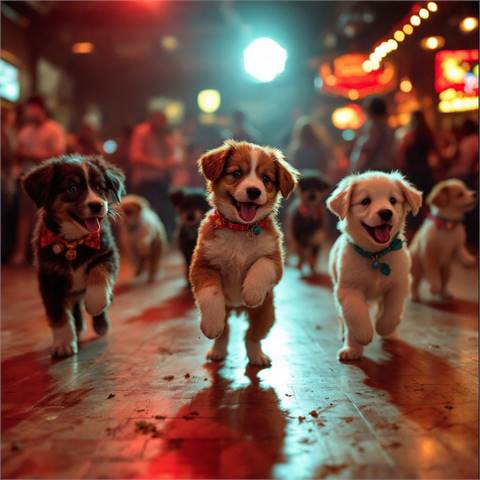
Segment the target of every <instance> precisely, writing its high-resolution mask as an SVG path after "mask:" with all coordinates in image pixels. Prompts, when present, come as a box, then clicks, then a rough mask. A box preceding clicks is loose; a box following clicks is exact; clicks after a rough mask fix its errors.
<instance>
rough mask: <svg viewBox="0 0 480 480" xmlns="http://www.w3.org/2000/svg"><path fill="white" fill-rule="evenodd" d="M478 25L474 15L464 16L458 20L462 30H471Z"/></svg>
mask: <svg viewBox="0 0 480 480" xmlns="http://www.w3.org/2000/svg"><path fill="white" fill-rule="evenodd" d="M477 27H478V20H477V19H476V18H475V17H466V18H464V19H463V20H462V21H461V22H460V30H461V31H462V32H471V31H473V30H475V29H476V28H477Z"/></svg>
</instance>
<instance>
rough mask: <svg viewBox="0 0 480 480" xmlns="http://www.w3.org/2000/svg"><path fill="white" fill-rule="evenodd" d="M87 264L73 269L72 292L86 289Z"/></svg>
mask: <svg viewBox="0 0 480 480" xmlns="http://www.w3.org/2000/svg"><path fill="white" fill-rule="evenodd" d="M86 268H87V265H82V266H81V267H79V268H77V269H76V270H72V289H71V291H72V292H78V291H80V290H84V289H85V288H86V286H87V273H86Z"/></svg>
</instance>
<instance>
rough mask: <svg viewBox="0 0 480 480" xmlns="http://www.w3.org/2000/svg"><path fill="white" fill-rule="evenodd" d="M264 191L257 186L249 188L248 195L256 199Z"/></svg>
mask: <svg viewBox="0 0 480 480" xmlns="http://www.w3.org/2000/svg"><path fill="white" fill-rule="evenodd" d="M261 193H262V192H261V191H260V189H258V188H256V187H249V188H247V195H248V198H249V199H250V200H256V199H257V198H258V197H259V196H260V194H261Z"/></svg>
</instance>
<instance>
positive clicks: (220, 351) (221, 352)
mask: <svg viewBox="0 0 480 480" xmlns="http://www.w3.org/2000/svg"><path fill="white" fill-rule="evenodd" d="M226 356H227V347H226V346H225V347H223V346H221V347H220V346H218V345H214V346H213V347H212V348H211V349H210V350H209V351H208V352H207V359H208V360H213V361H214V362H221V361H222V360H224V359H225V357H226Z"/></svg>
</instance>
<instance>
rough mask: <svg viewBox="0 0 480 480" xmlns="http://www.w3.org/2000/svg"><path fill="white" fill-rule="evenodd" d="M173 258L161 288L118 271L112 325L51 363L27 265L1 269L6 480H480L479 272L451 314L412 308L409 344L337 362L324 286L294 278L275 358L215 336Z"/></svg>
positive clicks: (274, 339)
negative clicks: (212, 351)
mask: <svg viewBox="0 0 480 480" xmlns="http://www.w3.org/2000/svg"><path fill="white" fill-rule="evenodd" d="M181 272H182V268H181V265H180V262H179V258H177V257H176V256H175V255H174V256H171V257H170V258H169V261H168V265H167V266H166V270H165V271H164V273H163V277H162V279H161V281H159V282H158V283H157V284H156V285H154V286H146V285H143V284H136V283H135V282H134V281H132V280H129V278H128V277H129V271H128V269H127V270H126V269H123V275H122V281H121V282H120V283H119V285H118V288H117V295H116V298H115V301H114V305H113V307H112V309H111V317H112V318H113V329H112V331H111V333H110V334H109V336H108V338H105V339H96V338H94V336H93V334H92V333H91V332H90V331H89V332H88V334H87V337H86V340H85V341H84V342H83V343H82V345H81V348H80V352H79V354H78V355H77V356H75V357H74V358H69V359H66V360H61V361H51V360H50V357H49V353H48V347H49V342H50V333H49V330H48V328H47V326H46V322H45V319H44V314H43V310H42V307H41V304H40V300H39V297H38V294H37V286H36V283H35V279H34V275H33V273H32V272H31V270H30V269H26V268H25V269H19V268H17V269H14V268H5V269H4V270H3V273H2V280H3V281H2V409H3V413H2V463H3V465H2V478H246V477H249V478H269V477H274V478H279V479H289V480H290V479H297V478H382V479H386V478H445V479H454V478H476V477H477V476H478V460H477V451H478V441H477V419H478V411H477V388H478V383H477V378H478V377H477V373H478V370H477V355H476V354H477V319H476V317H477V303H476V300H477V299H476V291H477V284H476V274H477V272H475V271H469V272H466V271H460V270H458V271H456V274H455V279H454V281H453V284H452V290H453V291H454V292H455V293H456V294H457V295H458V296H459V297H460V298H461V300H458V301H456V302H454V303H452V304H442V303H436V302H429V303H428V304H412V303H410V304H408V308H407V312H406V316H405V319H404V321H403V323H402V325H401V328H400V331H399V333H400V335H399V337H400V338H401V339H398V340H390V341H388V342H384V343H382V342H381V340H379V339H378V338H376V339H375V340H374V342H373V344H372V345H370V346H369V347H368V348H367V349H366V352H365V358H364V359H363V360H361V361H358V362H355V363H350V364H341V363H339V362H338V361H337V360H336V358H335V353H336V350H337V349H338V347H339V340H338V338H337V326H336V320H335V314H334V309H333V300H332V294H331V289H330V284H329V280H328V277H326V276H325V275H319V276H318V277H316V278H300V275H299V273H298V272H297V271H295V270H293V269H287V271H286V274H285V277H284V279H283V280H282V282H281V284H280V285H279V286H278V287H277V290H276V292H277V302H276V303H277V317H278V318H277V323H276V325H275V326H274V328H273V330H272V331H271V334H270V335H269V337H268V339H267V340H266V341H265V343H264V345H265V350H266V352H267V353H268V354H269V355H270V356H271V357H272V359H273V366H272V367H271V368H267V369H263V370H259V369H258V368H252V367H247V366H246V357H245V350H244V346H243V343H242V342H241V337H242V335H243V332H244V329H245V322H244V320H243V319H242V318H233V319H232V321H231V324H232V325H233V335H232V339H231V342H230V347H229V356H228V360H227V361H226V362H225V363H224V364H211V363H206V362H205V360H204V355H205V353H206V351H207V349H208V347H209V343H210V342H209V341H208V340H207V339H205V338H203V336H202V335H201V334H200V330H199V325H198V320H197V314H196V311H195V308H194V305H193V301H192V299H191V297H190V294H189V293H188V291H187V290H186V289H185V288H184V281H183V278H182V274H181Z"/></svg>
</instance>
